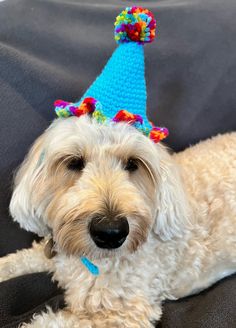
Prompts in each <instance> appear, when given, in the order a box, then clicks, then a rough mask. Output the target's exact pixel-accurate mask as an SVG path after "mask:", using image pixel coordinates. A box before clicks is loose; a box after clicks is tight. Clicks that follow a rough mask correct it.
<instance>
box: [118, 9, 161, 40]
mask: <svg viewBox="0 0 236 328" xmlns="http://www.w3.org/2000/svg"><path fill="white" fill-rule="evenodd" d="M114 25H115V31H114V32H115V40H116V42H117V43H125V42H138V43H140V44H144V43H150V42H152V41H153V40H154V38H155V29H156V20H155V18H154V16H153V14H152V12H151V11H149V10H148V9H144V8H141V7H136V6H134V7H127V8H126V9H125V10H123V11H122V12H121V13H120V15H118V16H117V17H116V21H115V24H114Z"/></svg>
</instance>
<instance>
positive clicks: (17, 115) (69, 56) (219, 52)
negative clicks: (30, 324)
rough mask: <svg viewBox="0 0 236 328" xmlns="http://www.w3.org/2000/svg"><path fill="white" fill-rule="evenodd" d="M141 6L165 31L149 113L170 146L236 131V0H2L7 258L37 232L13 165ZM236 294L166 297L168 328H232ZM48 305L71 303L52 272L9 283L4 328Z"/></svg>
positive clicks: (150, 62)
mask: <svg viewBox="0 0 236 328" xmlns="http://www.w3.org/2000/svg"><path fill="white" fill-rule="evenodd" d="M134 4H137V5H141V6H146V7H147V8H149V9H150V10H152V11H153V12H154V14H155V16H156V18H157V20H158V27H159V38H158V39H157V41H156V42H155V43H153V44H151V45H147V46H146V47H145V48H146V49H145V52H146V76H147V87H148V113H149V117H150V119H151V120H152V121H154V122H155V123H157V124H159V125H163V126H167V127H168V128H169V130H170V136H169V138H168V139H167V141H166V142H167V144H168V145H169V146H170V147H172V148H173V149H174V150H176V151H179V150H182V149H184V148H185V147H187V146H189V145H190V144H194V143H196V142H198V141H199V140H202V139H206V138H207V137H210V136H213V135H216V134H218V133H223V132H226V131H233V130H236V91H235V90H236V38H235V35H236V23H235V16H236V1H235V0H224V1H223V0H221V1H218V0H202V1H201V0H186V1H185V0H179V1H178V0H176V1H175V0H166V1H165V0H160V1H136V2H133V1H115V0H110V1H108V0H106V1H105V0H88V1H84V0H70V1H69V0H68V1H66V0H48V1H46V0H45V1H43V0H34V1H32V0H21V1H20V0H6V1H3V2H0V104H1V108H0V221H1V225H0V256H4V255H5V254H7V253H9V252H13V251H15V250H16V249H20V248H23V247H29V246H30V244H31V242H32V240H33V239H34V238H36V236H34V235H32V234H30V233H27V232H25V231H23V230H21V229H20V228H19V227H18V225H17V224H14V223H13V222H12V221H11V219H10V218H9V215H8V204H9V199H10V194H11V181H12V172H13V171H14V170H15V168H16V167H17V166H18V165H19V163H20V162H21V161H22V160H23V158H24V156H25V154H26V152H27V150H28V148H29V146H30V144H31V143H32V142H33V141H34V139H35V138H36V137H37V136H38V135H39V134H40V133H41V132H42V131H43V130H44V129H45V128H46V127H47V126H48V125H49V123H50V122H51V121H52V120H53V119H54V117H55V114H54V111H53V102H54V100H55V99H57V98H61V99H65V100H70V101H74V100H75V99H76V98H79V97H80V96H81V95H82V93H83V92H84V91H85V89H86V88H87V87H88V86H89V85H90V84H91V82H92V81H93V80H94V79H95V77H96V76H97V74H98V73H99V72H100V71H101V69H102V68H103V66H104V65H105V63H106V61H107V59H108V58H109V57H110V55H111V53H112V51H113V50H114V48H115V47H116V45H115V42H114V41H113V31H112V29H113V22H114V18H115V16H116V15H117V14H118V13H119V12H120V11H121V10H122V9H123V8H124V7H125V6H129V5H134ZM22 295H23V296H24V297H22ZM235 299H236V278H235V277H230V278H227V279H225V280H224V281H222V282H220V283H218V284H217V285H215V286H213V287H212V288H211V289H210V290H208V291H205V292H203V293H201V294H200V295H197V296H194V297H190V298H187V299H185V300H181V301H178V302H168V303H166V304H165V305H164V316H163V319H162V322H161V323H160V324H159V327H163V328H167V327H171V328H175V327H176V328H185V327H186V328H203V327H204V328H205V327H214V328H218V327H220V328H233V327H235V326H236V304H235ZM45 304H50V305H51V306H53V308H55V309H56V308H58V307H63V291H61V290H59V289H57V287H56V284H52V283H51V282H50V277H49V276H48V275H47V274H46V273H41V274H33V275H27V276H24V277H19V278H16V279H12V280H10V281H8V282H5V283H2V284H0V327H5V328H6V327H8V328H13V327H17V324H18V323H19V322H21V321H22V320H27V319H29V318H30V317H31V315H32V313H34V312H35V311H40V309H42V308H44V307H45Z"/></svg>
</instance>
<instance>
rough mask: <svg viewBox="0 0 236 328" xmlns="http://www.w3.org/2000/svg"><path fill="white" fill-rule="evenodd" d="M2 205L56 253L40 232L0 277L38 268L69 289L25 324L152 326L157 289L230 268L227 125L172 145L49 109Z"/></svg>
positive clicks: (234, 178)
mask: <svg viewBox="0 0 236 328" xmlns="http://www.w3.org/2000/svg"><path fill="white" fill-rule="evenodd" d="M10 211H11V214H12V216H13V218H14V220H16V221H18V222H19V223H20V225H21V226H22V227H23V228H25V229H26V230H29V231H33V232H36V233H37V234H39V235H41V236H47V235H50V234H51V235H52V237H53V240H54V243H55V245H54V250H55V251H56V253H57V254H56V256H54V257H53V258H52V259H48V258H46V256H45V255H44V247H45V246H44V244H45V242H42V243H41V244H34V245H33V247H32V248H31V249H25V250H21V251H18V252H17V253H16V254H11V255H8V256H7V257H5V258H2V259H0V280H1V281H3V280H6V279H9V278H12V277H16V276H19V275H22V274H25V273H31V272H38V271H44V270H47V271H51V272H53V277H54V279H56V280H58V281H59V284H60V286H61V287H63V288H65V290H66V292H65V299H66V303H67V307H66V309H65V310H61V311H58V312H57V313H53V312H52V311H51V310H50V309H48V311H47V312H46V313H41V314H40V315H36V316H35V317H34V318H33V320H32V322H31V323H30V324H23V326H22V327H37V328H42V327H44V328H45V327H53V328H54V327H61V328H67V327H68V328H77V327H78V328H115V327H117V328H148V327H153V324H154V323H155V322H156V321H158V320H159V319H160V316H161V302H162V301H163V300H165V299H177V298H180V297H183V296H186V295H189V294H193V293H196V292H198V291H200V290H202V289H204V288H207V287H208V286H210V285H211V284H213V283H214V282H216V281H217V280H219V279H221V278H223V277H225V276H227V275H229V274H231V273H233V272H235V271H236V133H231V134H226V135H222V136H218V137H215V138H213V139H211V140H208V141H204V142H202V143H200V144H199V145H197V146H194V147H191V148H189V149H187V150H185V151H184V152H181V153H179V154H174V155H172V156H171V155H169V154H168V152H167V150H166V148H165V147H164V146H163V145H161V144H154V143H153V142H152V141H150V140H149V139H148V138H147V137H145V136H144V135H142V134H141V133H140V132H138V131H137V130H136V129H135V128H133V127H131V126H129V125H127V124H124V123H118V124H114V125H110V126H106V125H99V124H98V123H97V122H95V121H92V119H91V118H88V117H85V116H84V117H81V118H76V117H71V118H67V119H57V120H55V121H54V123H53V124H52V125H51V126H50V127H49V129H48V130H46V132H45V133H44V134H43V135H42V136H41V137H40V138H39V139H38V140H37V141H36V142H35V144H34V145H33V147H32V149H31V151H30V153H29V155H28V157H27V158H26V160H25V161H24V163H23V164H22V166H21V168H20V170H19V172H18V174H17V176H16V179H15V189H14V192H13V196H12V200H11V204H10ZM81 256H86V257H87V258H88V259H89V260H90V261H92V262H93V264H94V265H96V266H97V267H98V268H99V271H100V273H99V275H98V276H96V275H93V274H92V273H91V272H90V271H89V270H88V269H87V267H86V266H84V264H83V263H82V262H81Z"/></svg>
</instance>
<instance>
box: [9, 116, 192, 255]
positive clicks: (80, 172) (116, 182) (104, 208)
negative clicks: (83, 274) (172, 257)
mask: <svg viewBox="0 0 236 328" xmlns="http://www.w3.org/2000/svg"><path fill="white" fill-rule="evenodd" d="M181 203H182V204H181ZM185 207H186V204H185V199H184V193H183V190H182V188H181V183H180V180H179V177H178V173H177V172H176V169H175V166H174V165H173V163H172V161H171V158H170V156H169V155H168V154H167V152H166V151H165V149H164V148H163V146H161V145H155V144H154V143H153V142H152V141H151V140H149V139H148V138H147V137H145V136H144V135H142V134H141V133H140V132H138V131H137V130H136V129H135V128H133V127H130V126H129V125H127V124H113V125H100V124H98V123H97V122H95V121H93V120H92V119H90V118H88V117H86V116H84V117H81V118H76V117H71V118H67V119H58V120H56V121H55V122H54V123H53V124H52V125H51V126H50V127H49V129H48V130H47V131H46V132H45V133H44V134H43V135H42V136H41V137H40V138H39V139H38V140H37V141H36V142H35V144H34V146H33V147H32V150H31V152H30V153H29V155H28V157H27V158H26V160H25V162H24V163H23V165H22V167H21V169H20V170H19V172H18V174H17V176H16V180H15V190H14V193H13V197H12V200H11V204H10V210H11V213H12V216H13V217H14V219H15V220H17V221H18V222H19V223H20V224H21V226H23V227H24V228H26V229H27V230H30V231H33V232H36V233H38V234H40V235H45V234H46V233H47V232H48V231H51V232H52V234H53V238H54V240H55V242H56V244H57V245H58V248H59V249H61V250H63V251H64V252H66V253H67V254H78V255H80V256H81V255H86V256H89V257H90V258H93V257H97V258H100V257H107V256H113V255H115V254H116V255H118V254H123V253H127V252H134V251H135V250H136V249H137V248H138V247H140V246H141V245H142V244H143V243H145V242H146V240H147V239H148V237H149V234H150V233H152V232H153V231H154V232H155V233H156V234H158V235H159V236H160V237H161V238H162V239H168V238H171V237H173V236H178V235H181V233H182V232H183V224H182V223H183V222H184V220H185V218H186V217H187V213H185V212H186V210H185ZM178 221H179V222H178Z"/></svg>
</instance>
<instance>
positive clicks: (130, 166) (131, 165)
mask: <svg viewBox="0 0 236 328" xmlns="http://www.w3.org/2000/svg"><path fill="white" fill-rule="evenodd" d="M137 169H138V163H137V160H135V159H134V158H129V159H128V161H127V163H126V165H125V170H127V171H129V172H134V171H136V170H137Z"/></svg>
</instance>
